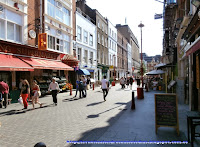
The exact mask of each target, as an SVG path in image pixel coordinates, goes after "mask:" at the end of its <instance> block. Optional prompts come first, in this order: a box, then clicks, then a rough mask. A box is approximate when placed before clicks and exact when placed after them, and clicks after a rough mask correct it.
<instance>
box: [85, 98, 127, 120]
mask: <svg viewBox="0 0 200 147" xmlns="http://www.w3.org/2000/svg"><path fill="white" fill-rule="evenodd" d="M101 103H102V102H101ZM115 104H118V105H119V106H116V107H113V108H110V109H108V110H105V111H103V112H101V113H98V114H92V115H88V116H87V118H96V117H99V115H100V114H103V113H106V112H108V111H111V110H113V109H116V108H118V107H121V106H122V105H126V104H127V103H115ZM119 110H127V109H119Z"/></svg>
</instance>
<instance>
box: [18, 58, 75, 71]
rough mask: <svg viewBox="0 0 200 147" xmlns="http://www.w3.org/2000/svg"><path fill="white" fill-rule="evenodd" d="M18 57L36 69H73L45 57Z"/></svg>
mask: <svg viewBox="0 0 200 147" xmlns="http://www.w3.org/2000/svg"><path fill="white" fill-rule="evenodd" d="M19 58H20V59H22V60H23V61H24V62H26V63H28V64H29V65H31V66H32V67H33V68H36V69H52V70H70V71H73V70H74V69H73V68H72V67H70V66H68V65H66V64H64V63H62V62H61V61H57V60H47V59H38V58H28V57H19Z"/></svg>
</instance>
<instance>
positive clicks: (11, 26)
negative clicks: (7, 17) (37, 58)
mask: <svg viewBox="0 0 200 147" xmlns="http://www.w3.org/2000/svg"><path fill="white" fill-rule="evenodd" d="M7 39H9V40H14V24H13V23H11V22H7Z"/></svg>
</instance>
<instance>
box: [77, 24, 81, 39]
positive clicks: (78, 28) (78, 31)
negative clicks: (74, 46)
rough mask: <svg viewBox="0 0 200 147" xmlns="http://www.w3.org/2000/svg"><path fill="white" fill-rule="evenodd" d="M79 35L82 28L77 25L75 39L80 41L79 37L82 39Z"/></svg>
mask: <svg viewBox="0 0 200 147" xmlns="http://www.w3.org/2000/svg"><path fill="white" fill-rule="evenodd" d="M81 36H82V29H81V27H79V26H77V39H78V40H79V41H81V39H82V38H81Z"/></svg>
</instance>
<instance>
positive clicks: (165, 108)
mask: <svg viewBox="0 0 200 147" xmlns="http://www.w3.org/2000/svg"><path fill="white" fill-rule="evenodd" d="M155 121H156V133H157V129H158V127H174V128H176V130H177V133H178V135H179V124H178V105H177V96H176V94H170V93H167V94H166V93H165V94H155Z"/></svg>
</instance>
